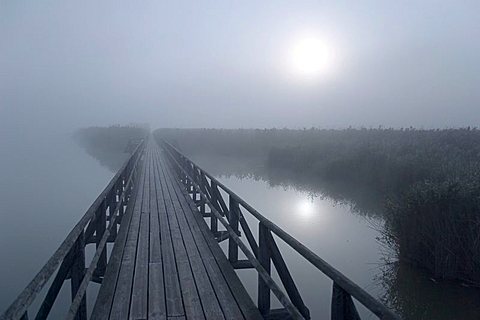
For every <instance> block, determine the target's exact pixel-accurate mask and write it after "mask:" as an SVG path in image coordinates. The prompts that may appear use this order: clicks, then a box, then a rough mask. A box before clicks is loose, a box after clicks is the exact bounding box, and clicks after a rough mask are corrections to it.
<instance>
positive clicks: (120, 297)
mask: <svg viewBox="0 0 480 320" xmlns="http://www.w3.org/2000/svg"><path fill="white" fill-rule="evenodd" d="M145 162H146V163H145V165H144V167H143V168H142V179H141V180H139V183H140V186H139V188H138V192H137V199H136V201H135V207H134V209H133V212H132V218H131V221H130V228H129V230H128V236H127V241H126V242H125V248H124V252H123V257H122V262H121V266H120V273H119V275H118V279H117V286H116V288H115V291H114V297H113V303H112V309H111V311H110V319H127V317H128V316H129V309H130V294H131V291H132V284H133V273H134V266H135V257H136V251H137V240H138V231H139V228H140V211H141V208H142V201H143V185H144V184H145V176H146V175H145V167H146V166H147V164H148V157H145Z"/></svg>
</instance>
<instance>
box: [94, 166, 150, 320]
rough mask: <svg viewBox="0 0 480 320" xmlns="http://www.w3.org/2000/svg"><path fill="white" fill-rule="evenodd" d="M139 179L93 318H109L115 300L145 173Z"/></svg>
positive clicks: (121, 226)
mask: <svg viewBox="0 0 480 320" xmlns="http://www.w3.org/2000/svg"><path fill="white" fill-rule="evenodd" d="M137 179H138V181H136V182H135V188H134V190H133V192H132V194H133V196H131V197H130V200H129V203H128V206H127V210H126V211H125V214H124V216H123V218H122V224H121V225H120V230H119V232H118V236H117V239H116V241H115V245H114V247H113V249H112V253H111V255H110V260H109V262H108V265H107V270H106V272H105V278H104V279H103V283H102V286H101V287H100V291H99V293H98V296H97V300H96V301H95V306H94V307H93V311H92V317H91V319H92V320H102V319H107V318H108V316H109V314H110V308H111V306H112V302H113V296H114V290H115V287H116V284H117V279H118V275H119V273H120V266H121V262H122V258H123V252H124V249H125V242H126V241H127V235H128V233H129V229H130V227H131V224H130V221H131V218H132V213H133V210H134V207H135V202H136V199H137V193H138V192H139V186H140V185H141V181H142V179H143V173H142V172H141V171H140V172H139V177H137Z"/></svg>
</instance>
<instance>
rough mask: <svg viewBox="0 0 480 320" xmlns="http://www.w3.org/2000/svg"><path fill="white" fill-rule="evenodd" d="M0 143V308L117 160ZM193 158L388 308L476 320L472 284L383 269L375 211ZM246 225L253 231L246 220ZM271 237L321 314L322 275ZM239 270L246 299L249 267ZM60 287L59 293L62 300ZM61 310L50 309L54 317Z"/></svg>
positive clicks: (43, 141) (50, 140) (244, 164)
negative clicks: (437, 280)
mask: <svg viewBox="0 0 480 320" xmlns="http://www.w3.org/2000/svg"><path fill="white" fill-rule="evenodd" d="M3 145H4V150H10V151H9V152H5V151H3V153H2V156H1V159H0V161H1V166H0V168H1V169H0V170H1V172H0V174H1V177H2V183H1V184H0V214H1V224H0V244H1V245H0V256H1V257H2V263H1V264H0V283H1V284H2V285H1V287H0V310H1V311H3V310H4V309H5V308H6V307H7V306H8V305H9V304H10V303H11V302H12V301H13V299H14V298H15V297H16V296H17V294H18V293H19V292H20V291H21V290H22V289H23V288H24V287H25V286H26V285H27V284H28V282H29V281H30V280H31V279H32V277H33V276H34V275H35V274H36V272H38V271H39V269H40V268H41V267H42V266H43V264H44V263H45V262H46V260H47V259H48V258H49V257H50V256H51V254H52V253H53V252H54V250H55V249H56V248H57V247H58V246H59V244H60V243H61V241H62V240H63V239H64V237H65V236H66V234H67V233H68V232H69V231H70V229H71V228H72V227H73V226H74V225H75V223H76V222H77V221H78V219H79V218H80V217H81V216H82V215H83V214H84V212H85V210H86V209H87V208H88V206H89V205H90V204H91V202H92V201H93V200H94V199H95V198H96V196H97V195H98V193H99V192H100V191H101V190H102V189H103V187H104V186H105V185H106V184H107V183H108V181H109V180H110V178H111V177H112V176H113V171H114V170H115V166H114V163H118V161H116V160H118V159H116V157H117V155H116V156H115V157H113V158H115V161H113V160H112V156H111V155H109V156H107V155H88V154H87V153H86V152H85V151H84V150H83V149H81V148H80V147H78V146H77V145H76V144H75V142H74V141H73V140H72V139H71V138H70V137H69V135H59V134H53V133H52V134H50V135H43V136H37V135H25V136H21V137H18V136H16V137H10V139H9V140H8V139H6V140H4V143H3ZM92 156H93V157H92ZM118 157H124V155H118ZM195 160H196V161H198V162H199V163H200V164H201V165H202V166H204V167H205V168H206V169H207V170H209V171H211V172H212V173H214V174H216V175H217V176H218V177H219V179H220V180H221V181H222V182H224V183H225V184H226V185H228V186H229V187H230V188H231V189H232V190H234V191H235V192H236V193H238V194H239V195H240V196H241V197H243V198H244V199H245V200H247V201H248V202H249V203H251V204H252V205H253V206H254V207H255V208H256V209H258V210H259V211H260V212H261V213H263V214H264V215H265V216H267V217H268V218H270V219H271V220H273V221H274V222H275V223H277V224H278V225H279V226H281V227H282V228H284V229H285V230H287V231H288V232H289V233H290V234H292V235H293V236H295V237H297V238H298V239H300V240H301V241H302V242H303V243H304V244H306V245H307V246H308V247H309V248H310V249H312V250H313V251H314V252H316V253H317V254H319V255H320V256H321V257H322V258H323V259H325V260H326V261H327V262H329V263H330V264H332V265H333V266H335V267H336V268H338V269H339V270H340V271H342V272H343V273H344V274H346V275H347V276H349V277H350V278H351V279H353V280H354V281H355V282H356V283H358V284H359V285H360V286H362V287H363V288H365V289H366V290H367V291H368V292H370V293H371V294H373V295H374V296H376V297H379V298H382V299H386V301H388V302H389V303H390V304H392V305H395V306H396V308H397V309H398V310H399V312H400V313H401V314H402V315H403V316H404V317H405V318H407V319H479V317H480V292H479V290H476V289H472V288H465V287H462V286H458V285H452V284H445V283H441V284H440V283H436V282H434V281H432V280H431V279H429V277H428V276H427V275H425V274H424V273H422V272H421V271H419V270H415V269H413V268H409V267H408V266H397V265H392V266H386V265H385V263H384V258H385V256H386V254H388V252H389V250H388V249H386V248H385V247H383V246H382V245H381V244H380V243H379V242H378V241H377V237H379V236H380V230H381V228H382V226H383V221H382V218H381V215H378V214H368V212H363V213H362V214H359V213H358V211H357V210H354V209H352V205H351V204H349V203H344V204H339V203H337V202H336V201H333V200H332V199H331V198H329V197H322V196H321V195H322V193H321V192H319V191H316V190H314V189H312V188H311V187H310V188H305V187H303V186H302V185H301V183H295V182H294V181H291V180H289V181H288V182H285V181H283V180H282V178H281V177H276V176H273V175H272V174H271V173H270V175H268V174H264V173H262V172H263V168H261V167H259V166H258V164H257V163H256V162H252V163H250V162H249V161H243V160H242V161H237V162H235V161H230V162H229V161H226V159H222V158H218V157H217V158H205V157H202V158H196V159H195ZM100 163H102V165H101V164H100ZM109 164H112V165H109ZM307 190H308V191H307ZM367 202H368V201H367ZM250 222H251V223H250V225H251V226H253V228H252V229H253V230H252V231H254V232H256V224H254V220H250ZM278 243H279V245H280V249H281V251H282V252H283V253H284V256H285V259H286V262H287V264H288V266H289V268H290V271H291V272H292V275H293V277H294V278H295V280H296V281H297V285H298V287H299V288H300V291H301V293H302V295H303V297H304V300H305V303H306V304H307V306H308V307H309V308H310V310H311V313H312V316H313V318H314V319H315V318H325V317H328V314H329V306H330V296H331V282H330V280H329V279H327V278H326V277H325V276H323V275H322V274H321V273H320V272H319V271H317V270H315V269H314V268H312V267H311V266H310V265H309V263H307V262H306V261H304V260H303V259H302V258H301V257H300V256H299V255H297V254H295V253H293V252H292V251H290V250H289V249H288V248H287V247H285V246H282V245H281V242H278ZM223 245H226V242H224V243H223ZM239 273H240V277H241V278H242V280H244V282H245V284H246V286H247V288H248V289H249V291H250V292H251V293H252V294H253V295H254V296H255V295H256V276H255V273H254V272H253V271H251V270H242V271H239ZM66 287H67V288H66V290H64V292H63V293H64V298H63V299H68V295H69V292H68V290H69V288H68V286H66ZM90 287H91V291H92V292H94V291H95V290H96V289H98V288H97V287H96V285H95V284H92V285H91V286H90ZM90 296H92V295H90ZM63 301H65V302H66V301H67V300H63ZM59 302H60V303H59V304H62V300H60V301H59ZM89 305H90V306H91V305H92V303H91V301H90V303H89ZM64 311H65V310H63V309H62V308H59V309H58V310H55V312H54V315H57V316H58V317H60V316H62V315H63V314H64ZM361 312H364V310H361ZM364 315H365V316H366V318H367V319H368V318H373V317H371V316H369V314H368V313H366V312H364Z"/></svg>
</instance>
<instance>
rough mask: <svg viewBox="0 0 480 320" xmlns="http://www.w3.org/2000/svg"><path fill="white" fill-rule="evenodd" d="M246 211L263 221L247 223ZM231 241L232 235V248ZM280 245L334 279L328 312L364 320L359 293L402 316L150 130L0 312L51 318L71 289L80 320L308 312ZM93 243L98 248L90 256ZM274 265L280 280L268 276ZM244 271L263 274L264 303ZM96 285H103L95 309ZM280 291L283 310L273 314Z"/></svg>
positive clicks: (370, 304)
mask: <svg viewBox="0 0 480 320" xmlns="http://www.w3.org/2000/svg"><path fill="white" fill-rule="evenodd" d="M246 215H249V216H251V217H252V218H254V219H256V220H257V221H258V226H255V228H250V226H249V224H248V222H247V219H245V216H246ZM252 229H254V230H256V231H258V232H255V234H256V235H255V234H254V232H252ZM222 241H228V250H227V251H226V252H227V253H226V254H224V252H223V250H222V248H221V247H220V246H219V242H222ZM277 241H283V242H284V243H285V244H286V245H288V247H289V248H290V249H291V250H295V251H296V252H297V253H298V254H300V255H301V256H302V257H303V258H305V259H306V260H307V261H308V262H309V263H311V264H312V265H313V266H315V267H316V268H317V269H318V270H319V271H320V272H322V273H323V274H325V275H326V276H328V277H329V278H330V279H331V280H332V282H333V290H332V304H331V312H330V314H331V316H330V317H331V319H335V320H337V319H360V317H359V315H358V312H357V310H356V307H355V304H354V302H353V299H352V297H353V298H354V299H355V300H356V301H357V303H359V304H362V305H363V306H364V307H366V308H367V309H369V310H370V311H371V312H372V313H373V314H375V315H376V316H377V317H378V318H380V319H398V317H397V316H396V315H395V314H393V313H392V312H391V311H390V310H389V309H387V308H386V307H385V306H384V305H382V304H381V303H380V302H379V301H377V300H376V299H375V298H373V297H372V296H370V295H369V294H368V293H367V292H365V291H364V290H363V289H361V288H360V287H358V286H357V285H356V284H354V283H353V282H352V281H351V280H349V279H348V278H346V277H345V276H344V275H343V274H341V273H340V272H339V271H337V270H336V269H335V268H333V267H332V266H330V265H329V264H327V263H326V262H325V261H323V260H322V259H321V258H320V257H318V256H317V255H316V254H315V253H313V252H312V251H310V250H309V249H308V248H307V247H305V246H304V245H302V244H301V243H300V242H298V241H297V240H296V239H294V238H293V237H292V236H290V235H289V234H288V233H286V232H285V231H283V230H282V229H281V228H279V227H278V226H276V225H275V224H274V223H273V222H271V221H269V220H268V219H266V218H265V217H264V216H262V215H261V214H260V213H259V212H257V211H256V210H255V209H254V208H252V207H251V206H250V205H249V204H248V203H246V202H245V201H244V200H242V199H241V198H240V197H238V196H237V195H236V194H235V193H234V192H232V191H231V190H230V189H228V188H227V187H226V186H224V185H223V184H222V183H220V182H219V181H217V180H216V179H215V178H214V177H213V176H211V175H209V174H208V173H207V172H205V171H204V170H202V169H201V168H199V167H198V166H197V165H195V164H194V163H193V162H191V161H190V160H189V159H188V158H186V157H185V156H183V155H182V154H181V153H180V152H179V151H178V150H176V149H175V148H174V147H172V146H171V145H169V144H167V143H165V142H164V143H162V145H161V146H158V145H157V143H156V142H155V141H154V139H153V138H152V137H150V138H146V139H145V141H142V142H141V143H140V144H139V145H138V146H137V147H136V148H135V150H134V151H133V152H132V155H131V156H130V158H129V159H128V160H127V161H126V163H125V164H124V166H123V167H122V168H121V169H120V170H119V172H118V173H117V174H116V175H115V176H114V177H113V178H112V180H111V181H110V183H109V184H108V186H107V187H106V188H105V189H104V191H103V192H102V193H101V194H100V195H99V196H98V198H97V199H96V200H95V201H94V202H93V204H92V205H91V206H90V208H89V209H88V210H87V212H86V213H85V215H84V216H83V217H82V218H81V219H80V221H79V222H78V223H77V224H76V226H75V227H74V228H73V229H72V231H71V232H70V233H69V234H68V236H67V238H66V239H65V240H64V242H63V243H62V244H61V245H60V247H59V248H58V249H57V250H56V251H55V253H54V254H53V256H52V257H51V258H50V259H49V260H48V261H47V263H46V264H45V266H44V267H43V268H42V269H41V270H40V271H39V273H38V274H37V275H36V276H35V277H34V279H33V280H32V281H31V282H30V284H29V285H28V286H27V287H26V288H25V290H24V291H23V292H22V293H21V294H20V295H19V296H18V298H17V299H16V300H15V301H14V302H13V303H12V305H11V306H10V307H9V308H8V309H7V310H6V311H5V313H4V314H3V315H2V316H1V317H0V319H28V318H29V316H30V317H31V318H34V319H46V318H48V316H49V314H50V311H51V310H52V307H53V306H54V303H55V302H56V300H57V297H58V296H59V293H60V290H61V289H62V287H63V286H68V287H70V289H69V291H71V304H70V305H69V306H67V309H68V311H67V312H66V314H65V318H66V319H72V320H73V319H79V320H83V319H88V318H91V319H309V318H310V313H309V309H308V307H307V306H306V305H305V304H304V302H303V299H302V297H301V294H300V292H301V290H300V289H301V288H297V286H296V284H295V281H294V279H293V278H292V275H291V274H290V272H289V269H288V267H287V265H286V263H285V261H284V259H283V257H282V253H281V252H280V250H279V249H278V246H277ZM112 244H113V248H110V247H108V245H110V246H112ZM89 246H94V248H95V253H94V254H93V257H91V258H90V257H89V258H88V259H87V258H86V254H85V251H86V248H89ZM239 251H241V252H243V257H246V258H240V255H239ZM273 268H275V270H276V272H277V274H278V278H279V279H280V281H281V285H280V284H278V283H277V282H275V281H274V279H273V278H272V276H271V274H272V269H273ZM236 269H253V270H254V272H256V273H257V275H258V290H257V299H256V302H254V300H253V299H252V297H251V296H250V295H249V293H248V292H247V290H246V289H245V287H244V286H243V284H242V282H241V281H240V279H239V277H238V276H237V274H236V271H235V270H236ZM91 282H96V283H99V284H101V286H100V289H99V292H98V295H97V297H96V300H95V303H94V305H91V306H88V308H87V303H86V301H87V299H86V293H87V288H88V286H89V284H90V283H91ZM272 293H273V294H274V295H275V296H276V297H277V299H278V300H279V301H280V303H281V305H282V308H280V309H272V307H271V297H270V295H271V294H272ZM57 303H59V302H58V301H57ZM326 317H328V315H323V318H326Z"/></svg>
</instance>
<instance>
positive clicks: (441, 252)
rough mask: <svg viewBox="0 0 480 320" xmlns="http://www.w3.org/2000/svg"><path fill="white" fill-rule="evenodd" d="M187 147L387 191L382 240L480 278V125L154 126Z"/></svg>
mask: <svg viewBox="0 0 480 320" xmlns="http://www.w3.org/2000/svg"><path fill="white" fill-rule="evenodd" d="M155 134H156V136H157V137H162V138H165V139H166V140H168V141H170V142H172V143H173V144H175V145H176V146H178V147H179V148H180V149H182V150H184V151H185V152H187V153H189V154H208V153H213V154H218V155H222V156H232V157H252V156H255V157H259V158H262V159H264V161H265V165H266V166H267V167H268V168H271V169H275V170H281V171H284V172H287V173H289V175H290V176H297V177H298V178H299V179H301V180H307V179H308V180H312V179H317V180H322V181H329V182H331V183H333V184H337V185H341V184H344V185H349V186H350V187H353V188H361V189H363V190H366V192H371V193H375V194H376V195H378V196H379V198H381V199H384V206H385V209H386V210H385V212H386V213H385V215H386V216H385V218H386V221H387V229H386V231H385V239H384V240H385V241H386V242H387V243H389V244H391V245H392V246H394V247H395V248H396V249H397V251H398V254H399V257H400V259H401V260H403V261H408V262H409V263H413V264H415V265H417V266H420V267H423V268H426V269H427V270H429V271H430V272H431V273H432V275H433V276H434V277H436V278H445V279H457V280H462V281H467V282H471V283H475V284H480V238H479V234H480V233H479V232H478V230H480V229H479V227H480V180H479V179H478V178H479V174H480V165H479V159H480V130H477V129H470V128H466V129H447V130H415V129H402V130H393V129H345V130H319V129H309V130H288V129H283V130H278V129H271V130H214V129H190V130H177V129H162V130H157V131H156V132H155Z"/></svg>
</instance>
